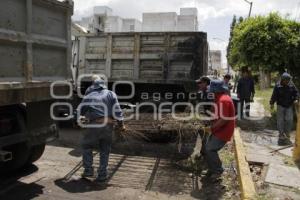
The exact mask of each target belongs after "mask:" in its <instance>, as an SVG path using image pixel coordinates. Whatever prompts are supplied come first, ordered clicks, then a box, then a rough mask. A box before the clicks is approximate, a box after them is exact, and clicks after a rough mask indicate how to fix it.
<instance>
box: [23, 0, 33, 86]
mask: <svg viewBox="0 0 300 200" xmlns="http://www.w3.org/2000/svg"><path fill="white" fill-rule="evenodd" d="M26 10H27V19H26V33H27V37H28V38H29V40H30V39H31V30H32V0H27V1H26ZM32 60H33V55H32V43H31V41H27V42H26V64H25V69H24V70H25V76H26V81H27V82H30V81H32V76H33V63H32Z"/></svg>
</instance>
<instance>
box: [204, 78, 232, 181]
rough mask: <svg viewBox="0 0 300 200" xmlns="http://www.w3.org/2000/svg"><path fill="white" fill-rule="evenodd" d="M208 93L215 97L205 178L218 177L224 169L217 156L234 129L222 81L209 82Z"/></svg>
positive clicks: (225, 87) (229, 105)
mask: <svg viewBox="0 0 300 200" xmlns="http://www.w3.org/2000/svg"><path fill="white" fill-rule="evenodd" d="M209 92H211V93H213V94H214V95H215V100H214V103H215V106H214V114H215V116H214V120H213V121H212V125H211V127H210V131H211V136H210V137H209V139H208V141H207V143H206V144H205V147H204V148H205V151H204V152H205V160H206V161H207V165H208V173H207V176H209V177H211V178H217V177H219V176H220V175H221V174H222V173H223V171H224V169H223V167H222V162H221V160H220V157H219V155H218V151H220V150H221V149H222V148H223V147H224V146H225V144H226V143H227V142H228V141H230V140H231V137H232V135H233V132H234V128H235V109H234V105H233V102H232V99H231V97H230V96H229V95H228V93H227V92H228V88H227V86H226V85H224V82H223V81H220V80H213V81H211V82H210V88H209Z"/></svg>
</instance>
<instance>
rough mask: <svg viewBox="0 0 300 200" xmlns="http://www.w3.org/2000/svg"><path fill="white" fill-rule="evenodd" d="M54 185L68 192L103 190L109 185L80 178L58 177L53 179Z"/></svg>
mask: <svg viewBox="0 0 300 200" xmlns="http://www.w3.org/2000/svg"><path fill="white" fill-rule="evenodd" d="M54 183H55V185H56V186H58V187H60V188H62V189H63V190H65V191H67V192H70V193H85V192H91V191H101V190H105V189H106V188H107V187H108V186H109V185H107V184H105V183H103V184H97V183H96V182H93V181H90V180H88V179H83V178H80V179H78V180H66V179H64V178H63V179H58V180H56V181H54Z"/></svg>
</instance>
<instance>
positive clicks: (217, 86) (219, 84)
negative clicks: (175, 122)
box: [208, 80, 228, 93]
mask: <svg viewBox="0 0 300 200" xmlns="http://www.w3.org/2000/svg"><path fill="white" fill-rule="evenodd" d="M208 91H209V92H212V93H218V92H227V91H228V86H227V85H225V84H224V82H223V81H220V80H213V81H211V82H210V87H209V90H208Z"/></svg>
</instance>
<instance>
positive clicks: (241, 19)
mask: <svg viewBox="0 0 300 200" xmlns="http://www.w3.org/2000/svg"><path fill="white" fill-rule="evenodd" d="M243 20H244V18H243V17H239V19H238V20H237V19H236V15H233V19H232V22H231V25H230V36H229V42H228V46H227V54H226V57H227V61H228V64H229V65H230V66H231V65H232V63H230V60H229V55H230V50H231V46H232V37H233V30H234V28H235V26H236V25H238V24H240V23H242V22H243Z"/></svg>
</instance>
